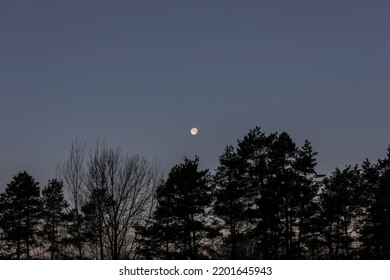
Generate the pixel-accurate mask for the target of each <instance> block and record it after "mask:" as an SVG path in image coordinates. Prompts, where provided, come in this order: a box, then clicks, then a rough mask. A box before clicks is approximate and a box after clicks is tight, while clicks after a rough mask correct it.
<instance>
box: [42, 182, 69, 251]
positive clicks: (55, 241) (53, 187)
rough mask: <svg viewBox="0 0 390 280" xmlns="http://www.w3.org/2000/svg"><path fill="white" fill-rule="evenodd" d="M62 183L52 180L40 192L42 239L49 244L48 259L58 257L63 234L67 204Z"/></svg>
mask: <svg viewBox="0 0 390 280" xmlns="http://www.w3.org/2000/svg"><path fill="white" fill-rule="evenodd" d="M63 186H64V185H63V183H62V181H58V180H56V179H53V180H51V181H49V183H48V184H47V186H46V187H45V188H43V190H42V202H43V211H42V213H43V216H42V218H43V230H42V233H43V237H44V240H45V241H47V242H48V244H49V248H48V250H49V252H50V259H55V258H58V257H59V253H60V243H61V238H62V235H63V234H64V227H65V224H64V222H65V220H66V213H65V210H66V208H67V207H68V203H67V202H66V201H65V199H64V194H63Z"/></svg>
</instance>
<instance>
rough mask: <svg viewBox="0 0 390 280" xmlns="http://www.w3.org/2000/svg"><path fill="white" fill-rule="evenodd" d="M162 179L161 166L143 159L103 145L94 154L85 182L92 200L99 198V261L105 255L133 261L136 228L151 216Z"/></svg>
mask: <svg viewBox="0 0 390 280" xmlns="http://www.w3.org/2000/svg"><path fill="white" fill-rule="evenodd" d="M161 177H162V176H161V172H160V169H159V167H158V165H157V164H155V163H153V164H151V163H149V161H147V160H146V159H145V158H144V157H140V156H138V155H134V156H129V155H125V154H123V153H122V152H121V150H120V149H113V148H107V147H106V146H105V145H104V144H103V145H97V147H96V148H95V150H94V151H93V152H91V154H90V159H89V162H88V173H87V181H86V182H87V186H88V191H89V193H90V197H92V195H91V194H93V193H94V194H99V196H98V200H97V201H95V205H97V211H95V214H96V215H97V217H96V219H95V222H96V221H98V223H97V230H98V243H99V251H100V258H104V255H105V252H106V254H107V256H108V257H109V258H111V259H122V258H126V259H128V258H131V257H132V256H131V255H132V254H133V253H134V250H133V248H134V247H135V242H136V238H135V233H134V225H135V223H137V222H139V221H140V220H142V219H143V218H144V216H147V215H148V214H149V212H150V207H151V204H152V200H153V195H154V191H155V188H156V187H157V185H158V183H159V182H160V180H161ZM94 197H95V199H96V196H94Z"/></svg>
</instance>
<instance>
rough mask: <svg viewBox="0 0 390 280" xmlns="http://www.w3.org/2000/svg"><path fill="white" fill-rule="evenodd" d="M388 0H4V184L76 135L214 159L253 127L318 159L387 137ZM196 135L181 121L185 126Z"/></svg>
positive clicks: (43, 163)
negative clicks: (285, 136)
mask: <svg viewBox="0 0 390 280" xmlns="http://www.w3.org/2000/svg"><path fill="white" fill-rule="evenodd" d="M389 14H390V1H387V0H384V1H375V0H374V1H361V0H354V1H343V0H338V1H329V0H327V1H313V0H308V1H290V0H285V1H229V0H225V1H212V0H204V1H201V0H197V1H183V0H180V1H179V0H177V1H169V0H168V1H167V0H164V1H160V0H156V1H147V0H142V1H141V0H139V1H130V0H129V1H69V0H67V1H54V0H48V1H39V0H37V1H17V0H8V1H7V0H0V190H2V189H3V188H4V186H5V184H6V183H7V182H9V181H11V179H12V176H13V175H15V174H16V173H17V172H19V171H21V170H27V171H28V172H29V173H30V174H31V175H33V176H34V177H35V178H36V179H37V180H38V181H39V182H40V183H41V185H45V184H46V183H47V180H48V179H50V178H52V177H53V176H54V172H55V167H56V165H57V163H58V161H60V160H64V159H65V158H66V156H67V153H68V152H69V148H70V143H71V141H72V140H73V139H75V138H76V137H78V138H79V139H80V140H81V141H84V142H86V143H87V144H88V145H89V146H92V145H93V144H94V141H95V139H96V138H97V137H100V138H103V139H105V141H106V142H107V144H108V145H112V146H115V147H117V146H119V147H120V148H121V149H122V150H123V151H124V152H127V153H129V154H135V153H138V154H141V155H145V156H147V157H148V158H150V159H153V158H156V159H157V160H158V161H159V162H161V164H162V167H163V168H164V170H165V172H168V171H169V169H170V168H171V167H172V166H173V165H174V164H176V163H179V162H180V161H181V160H182V159H183V157H184V156H190V157H192V156H193V155H195V154H197V155H199V156H200V160H201V167H203V168H210V169H211V170H213V169H214V168H215V167H216V166H217V163H218V156H219V155H220V154H221V153H222V152H223V149H224V147H225V145H227V144H235V143H236V140H237V139H238V138H240V139H241V138H242V137H243V136H244V135H245V134H246V133H247V132H248V131H249V129H251V128H253V127H255V126H256V125H258V126H261V127H262V128H263V130H264V131H265V132H266V133H271V132H275V131H279V132H281V131H286V132H288V133H289V134H290V135H291V136H292V138H293V140H295V141H296V142H297V144H299V145H301V144H303V141H304V139H305V138H307V139H309V140H310V141H311V142H312V145H313V148H314V150H316V151H318V152H319V154H318V157H317V159H318V169H319V171H321V172H326V173H328V172H331V171H332V170H333V169H334V168H335V167H336V166H339V167H343V166H344V165H345V164H356V163H360V162H361V161H362V160H364V158H366V157H368V158H369V159H371V160H373V161H375V160H376V159H378V158H382V157H384V156H385V154H386V148H387V146H388V145H389V144H390V130H389V124H388V121H389V120H390V110H389V104H390V92H389V89H390V79H389V77H390V52H389V50H390V17H389ZM193 126H196V127H198V128H199V130H200V133H199V134H198V136H196V137H193V136H191V135H190V133H189V130H190V128H191V127H193Z"/></svg>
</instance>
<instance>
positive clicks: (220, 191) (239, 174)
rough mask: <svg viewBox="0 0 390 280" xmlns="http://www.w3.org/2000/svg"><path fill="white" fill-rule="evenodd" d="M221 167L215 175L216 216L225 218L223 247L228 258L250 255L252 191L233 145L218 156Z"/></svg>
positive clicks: (221, 218) (214, 208) (243, 163)
mask: <svg viewBox="0 0 390 280" xmlns="http://www.w3.org/2000/svg"><path fill="white" fill-rule="evenodd" d="M219 162H220V166H219V167H218V168H217V171H216V174H215V176H214V177H213V182H214V188H215V189H214V196H215V202H214V205H213V210H214V215H216V217H218V218H219V219H220V220H221V221H222V225H221V226H220V230H221V232H222V236H223V238H222V240H223V247H224V248H225V250H226V249H227V250H228V255H227V256H226V257H227V258H229V259H242V258H247V257H248V253H247V252H245V248H246V246H245V243H246V235H247V234H248V230H249V229H250V227H249V228H248V220H249V213H248V212H249V210H250V209H249V205H250V204H251V199H252V197H251V192H250V189H248V185H247V184H245V183H244V182H245V167H246V164H245V162H244V161H243V160H242V159H241V158H240V157H239V156H238V155H237V153H236V152H235V151H234V148H233V147H232V146H227V147H226V149H225V152H224V154H222V155H221V156H220V158H219Z"/></svg>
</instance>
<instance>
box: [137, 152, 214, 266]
mask: <svg viewBox="0 0 390 280" xmlns="http://www.w3.org/2000/svg"><path fill="white" fill-rule="evenodd" d="M198 163H199V158H198V157H196V158H195V159H194V160H190V159H187V158H185V159H184V162H183V163H181V164H179V165H176V166H174V167H173V168H172V170H171V171H170V173H169V175H168V179H167V180H166V181H165V182H163V183H162V184H161V185H160V186H159V187H158V188H157V190H156V202H157V205H156V209H155V210H154V212H153V216H152V222H151V223H150V224H149V225H147V226H146V227H144V228H143V230H142V234H141V235H142V236H143V237H144V241H143V249H142V251H143V252H145V251H148V250H152V251H154V252H152V253H154V254H147V255H146V254H144V256H145V257H151V258H161V259H199V258H205V257H207V255H206V252H205V251H204V250H205V248H207V244H206V243H205V242H206V240H207V234H208V233H209V229H208V227H207V221H206V214H207V211H208V208H209V206H210V204H211V193H210V184H209V173H208V170H200V171H199V170H198ZM149 252H150V251H149Z"/></svg>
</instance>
